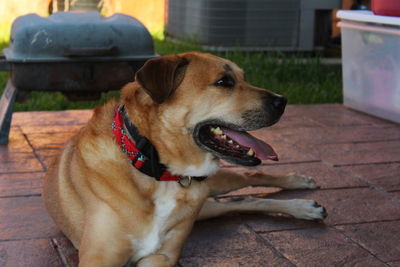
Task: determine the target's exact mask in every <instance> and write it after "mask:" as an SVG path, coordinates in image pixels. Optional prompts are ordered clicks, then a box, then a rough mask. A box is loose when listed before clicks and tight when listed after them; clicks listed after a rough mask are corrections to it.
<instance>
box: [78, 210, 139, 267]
mask: <svg viewBox="0 0 400 267" xmlns="http://www.w3.org/2000/svg"><path fill="white" fill-rule="evenodd" d="M86 217H87V221H86V223H85V228H84V232H83V236H82V240H81V243H80V246H79V267H113V266H123V265H124V264H125V263H126V262H128V260H129V258H130V256H131V254H132V247H131V243H130V242H129V239H128V238H127V237H126V235H124V234H123V232H121V231H120V229H121V227H120V225H119V223H118V217H117V216H116V215H115V213H114V212H113V211H112V210H111V209H109V208H108V207H102V208H101V209H100V208H99V209H97V210H96V212H92V213H88V214H87V216H86Z"/></svg>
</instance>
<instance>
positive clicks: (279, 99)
mask: <svg viewBox="0 0 400 267" xmlns="http://www.w3.org/2000/svg"><path fill="white" fill-rule="evenodd" d="M286 104H287V99H286V97H283V96H280V95H274V98H273V99H272V106H273V107H274V108H275V109H276V110H277V111H279V112H283V111H284V110H285V107H286Z"/></svg>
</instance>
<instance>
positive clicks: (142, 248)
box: [129, 182, 180, 261]
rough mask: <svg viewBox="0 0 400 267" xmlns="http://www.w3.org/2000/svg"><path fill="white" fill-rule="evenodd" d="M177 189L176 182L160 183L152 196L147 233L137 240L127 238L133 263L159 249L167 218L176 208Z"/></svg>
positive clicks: (164, 233)
mask: <svg viewBox="0 0 400 267" xmlns="http://www.w3.org/2000/svg"><path fill="white" fill-rule="evenodd" d="M179 189H180V185H179V184H178V183H177V182H160V184H159V186H158V188H157V191H156V192H155V194H154V196H153V199H154V200H153V201H154V205H155V207H154V209H155V212H154V217H153V221H152V225H151V227H150V229H149V231H148V232H147V234H146V235H145V236H143V237H142V238H139V239H134V238H133V237H132V236H129V238H130V240H131V242H132V248H133V252H134V255H133V257H132V260H133V261H137V260H139V259H140V258H142V257H144V256H147V255H149V254H152V253H154V252H155V251H157V250H158V249H159V248H160V247H161V245H162V243H163V241H164V240H165V236H166V234H167V233H166V228H167V227H168V225H167V220H168V217H169V216H170V215H171V213H172V211H173V210H174V208H175V207H176V194H177V192H178V190H179Z"/></svg>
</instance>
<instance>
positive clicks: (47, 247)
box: [0, 239, 64, 267]
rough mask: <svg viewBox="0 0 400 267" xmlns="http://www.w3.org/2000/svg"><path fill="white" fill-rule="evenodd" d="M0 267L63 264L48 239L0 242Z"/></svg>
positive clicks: (37, 266) (40, 266) (58, 266)
mask: <svg viewBox="0 0 400 267" xmlns="http://www.w3.org/2000/svg"><path fill="white" fill-rule="evenodd" d="M0 266H2V267H33V266H35V267H42V266H43V267H44V266H49V267H50V266H51V267H62V266H64V265H63V263H62V262H61V260H60V258H59V257H58V254H57V252H56V251H55V249H54V248H53V246H52V244H51V242H50V240H49V239H31V240H17V241H5V242H0Z"/></svg>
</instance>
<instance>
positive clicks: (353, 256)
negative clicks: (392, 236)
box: [262, 228, 385, 266]
mask: <svg viewBox="0 0 400 267" xmlns="http://www.w3.org/2000/svg"><path fill="white" fill-rule="evenodd" d="M262 237H264V238H265V239H266V240H268V242H270V243H271V244H272V245H274V246H275V247H276V248H277V250H278V251H279V252H280V253H282V254H283V255H284V256H285V257H286V258H288V259H289V260H290V261H291V262H293V263H294V264H295V265H296V266H385V264H384V263H383V262H382V261H380V260H378V259H376V258H375V257H374V256H373V255H371V254H370V253H369V252H368V251H366V250H364V249H362V248H360V247H359V246H358V245H357V244H356V243H354V242H352V241H351V240H350V239H349V238H347V237H346V236H344V235H342V234H341V233H338V232H337V231H335V230H332V229H331V228H312V229H302V230H293V231H283V232H273V233H265V234H262ZM328 263H329V264H328Z"/></svg>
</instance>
